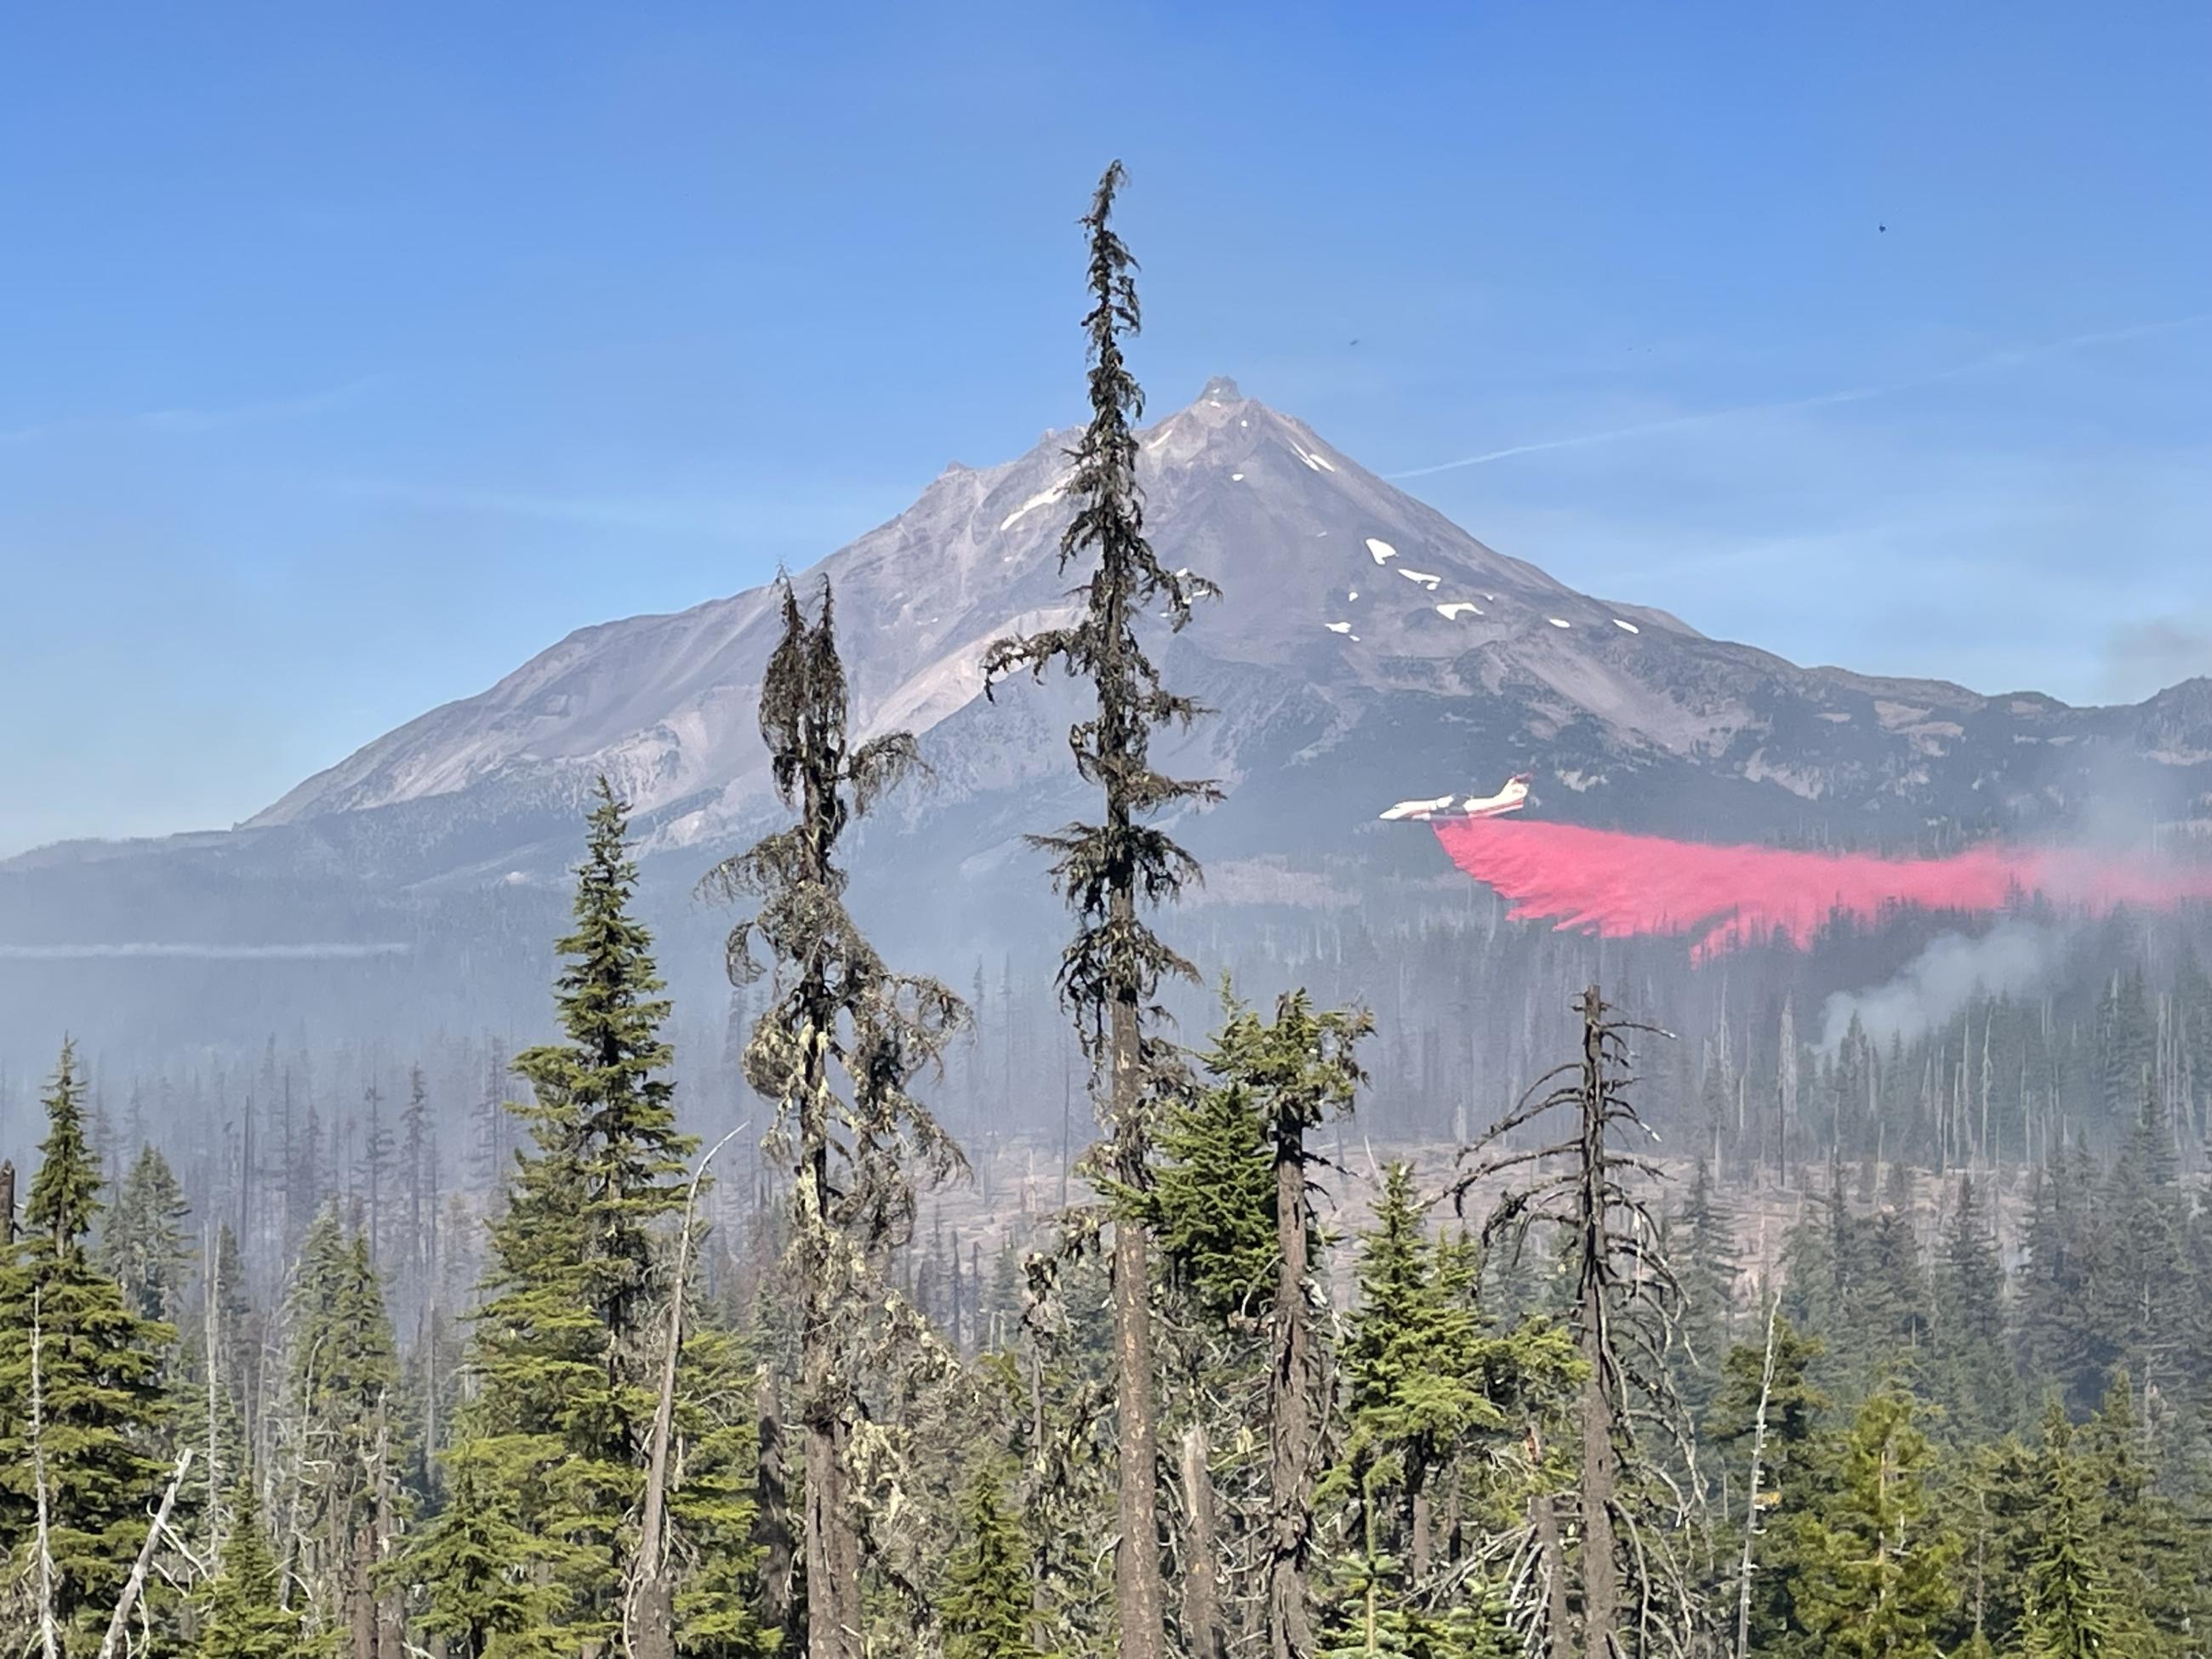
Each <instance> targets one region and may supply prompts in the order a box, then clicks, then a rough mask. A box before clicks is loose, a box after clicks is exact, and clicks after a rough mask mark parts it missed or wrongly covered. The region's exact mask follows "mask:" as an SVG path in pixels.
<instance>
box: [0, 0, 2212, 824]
mask: <svg viewBox="0 0 2212 1659" xmlns="http://www.w3.org/2000/svg"><path fill="white" fill-rule="evenodd" d="M779 12H780V13H781V15H772V14H771V10H770V9H768V8H762V7H732V6H727V5H684V4H680V3H667V4H659V5H653V6H642V7H609V6H604V5H596V4H594V5H568V4H560V3H547V0H539V3H537V4H534V5H532V6H530V7H527V8H513V7H473V6H453V5H416V6H409V5H398V4H393V5H384V6H378V7H374V8H371V7H366V6H346V5H335V4H334V5H318V6H297V5H289V4H270V5H267V6H247V5H229V4H223V3H210V4H206V5H200V6H193V7H169V6H154V5H150V4H149V5H136V6H134V5H124V6H115V7H61V6H46V7H29V8H19V9H17V10H16V12H15V15H14V16H13V17H12V18H11V21H10V23H9V40H8V41H7V44H6V46H5V49H4V51H0V157H4V158H5V160H4V161H0V223H4V224H5V226H6V232H5V234H4V236H0V294H4V295H5V296H6V298H5V303H4V305H0V363H4V364H5V366H6V368H5V372H4V373H0V578H4V587H0V594H4V603H0V706H4V707H5V708H6V709H7V710H8V711H9V713H8V714H7V717H6V718H5V720H0V775H4V776H5V777H6V778H7V779H8V781H9V787H8V788H7V789H6V790H5V791H4V792H0V852H5V851H9V850H14V849H17V848H22V847H25V846H28V845H31V844H34V843H36V842H43V841H46V840H51V839H53V838H55V837H57V836H64V835H76V834H108V835H121V834H143V833H153V832H160V831H164V830H169V829H183V828H190V827H201V826H206V825H212V824H222V823H230V822H232V821H234V820H235V819H237V818H239V817H243V816H245V815H246V814H248V813H250V812H252V811H254V810H256V809H257V808H258V807H260V806H261V805H264V804H266V803H267V802H268V801H269V800H270V799H274V798H275V797H276V795H277V794H279V793H282V792H283V790H284V789H285V788H286V787H289V785H290V784H292V783H293V782H295V781H297V780H298V779H299V778H301V776H303V775H306V774H307V773H309V772H311V771H313V770H314V769H317V768H319V767H320V766H323V765H326V764H328V763H331V762H332V761H335V760H337V758H339V757H341V756H343V754H345V753H346V752H347V751H349V750H351V749H353V748H354V747H356V746H357V745H358V744H361V743H362V742H364V741H367V740H368V739H369V738H373V737H374V736H376V735H377V734H378V733H380V732H383V731H385V730H386V729H388V728H389V727H391V726H394V725H396V724H398V723H399V722H400V721H402V720H406V719H408V718H410V716H412V715H414V714H418V713H420V712H422V710H423V709H425V708H429V707H431V706H432V705H434V704H435V703H438V702H442V701H445V700H447V699H449V698H452V697H455V696H465V695H467V694H469V693H471V692H473V691H476V690H480V689H482V688H483V686H484V685H486V684H489V683H490V682H491V681H492V680H494V679H495V678H497V677H498V676H500V675H501V674H502V673H504V672H506V671H507V670H509V669H510V668H512V667H513V666H514V665H517V664H518V663H520V661H521V660H523V659H525V658H526V657H527V656H528V655H530V654H531V653H533V652H534V651H536V650H538V649H539V648H541V647H544V646H545V645H546V644H549V643H550V642H551V641H553V640H555V639H556V638H557V637H559V636H560V635H562V634H563V633H565V632H567V631H568V629H572V628H574V627H577V626H580V625H582V624H586V623H592V622H596V621H601V620H604V619H605V618H608V617H615V616H620V615H627V614H632V613H635V612H639V611H658V610H667V609H672V608H677V607H680V606H683V605H689V604H692V603H695V602H696V601H698V600H700V599H705V598H708V597H710V596H712V595H715V594H720V593H724V592H731V591H733V590H735V589H737V588H739V587H742V586H748V585H750V584H751V583H753V582H756V581H757V580H761V579H762V578H763V576H764V575H765V574H768V573H769V572H770V571H771V570H772V569H773V568H774V567H775V563H776V562H778V561H779V560H788V561H791V562H794V563H804V562H811V560H813V559H814V558H816V557H817V556H820V555H821V554H823V553H824V552H827V551H829V550H831V549H832V548H834V547H836V546H837V545H838V544H841V543H842V542H844V541H846V540H848V539H849V538H852V537H853V536H854V535H855V534H857V533H858V532H860V531H862V530H864V529H866V528H867V527H868V526H871V525H872V524H875V523H877V522H879V521H880V520H883V519H884V518H885V517H888V516H889V515H890V514H891V513H895V512H896V511H897V510H898V509H899V508H900V507H902V506H904V505H905V504H906V502H907V501H909V500H910V499H911V498H912V497H913V496H914V495H915V494H916V493H918V491H919V490H920V489H921V486H922V485H923V484H924V483H927V481H928V479H929V478H930V477H933V475H934V474H935V473H936V472H937V471H939V470H940V469H941V468H942V467H943V465H945V462H946V461H948V460H950V459H960V460H963V461H967V462H969V463H971V464H983V463H987V462H990V461H994V460H999V459H1006V458H1008V457H1010V456H1012V455H1014V454H1016V453H1019V452H1021V451H1022V450H1024V449H1026V448H1027V447H1029V446H1030V445H1031V444H1032V443H1034V442H1035V441H1036V436H1037V435H1038V433H1039V432H1040V431H1041V430H1042V429H1043V428H1046V427H1047V426H1049V425H1053V424H1056V423H1060V422H1066V421H1067V420H1069V419H1071V418H1072V417H1073V416H1074V414H1075V412H1076V410H1077V408H1078V404H1079V398H1080V394H1081V382H1080V372H1081V359H1080V349H1081V343H1080V340H1079V337H1078V336H1077V334H1076V332H1075V330H1074V318H1075V316H1076V314H1077V313H1078V310H1079V293H1078V291H1077V284H1078V282H1079V264H1078V260H1079V247H1078V245H1077V242H1076V240H1075V237H1076V233H1075V231H1074V229H1073V224H1072V221H1073V217H1074V216H1075V214H1076V213H1077V212H1079V210H1080V209H1081V206H1082V204H1083V201H1084V198H1085V192H1086V191H1087V190H1088V188H1089V186H1090V184H1091V180H1092V179H1094V178H1095V176H1096V175H1097V171H1098V169H1099V167H1101V166H1102V165H1103V162H1104V161H1106V160H1107V159H1108V158H1109V157H1110V156H1113V155H1121V156H1122V157H1124V158H1125V159H1126V160H1127V162H1128V164H1129V167H1130V169H1131V172H1132V174H1133V185H1132V189H1131V191H1130V194H1129V196H1128V197H1127V204H1126V209H1125V214H1124V221H1123V222H1124V228H1125V230H1126V232H1127V234H1128V236H1129V237H1130V239H1131V240H1132V241H1133V244H1134V245H1135V246H1136V249H1137V251H1138V253H1139V257H1140V258H1141V259H1142V260H1143V261H1144V264H1145V277H1144V294H1145V300H1146V307H1147V313H1148V319H1149V326H1148V329H1147V331H1146V335H1145V337H1144V338H1143V340H1142V341H1141V342H1140V343H1139V355H1138V358H1137V362H1138V368H1139V373H1140V374H1141V375H1142V377H1143V378H1144V380H1145V381H1146V385H1147V386H1148V387H1149V388H1150V389H1151V392H1152V399H1153V404H1154V408H1155V410H1159V411H1164V410H1169V409H1171V408H1173V407H1175V406H1176V405H1178V404H1182V403H1183V402H1185V401H1188V398H1190V397H1192V396H1194V394H1195V393H1196V392H1197V390H1198V388H1199V386H1200V384H1202V382H1203V381H1204V380H1205V379H1206V376H1207V375H1208V374H1213V373H1226V374H1234V375H1235V376H1237V379H1238V380H1240V381H1242V383H1243V386H1244V389H1245V390H1246V391H1247V392H1250V393H1252V394H1254V395H1255V396H1259V397H1261V398H1265V399H1266V400H1267V401H1268V402H1270V403H1272V404H1275V405H1276V406H1277V407H1279V408H1282V409H1285V410H1288V411H1290V412H1292V413H1295V414H1297V415H1299V416H1303V417H1304V418H1305V419H1306V420H1308V421H1309V422H1311V423H1312V424H1313V425H1314V426H1315V427H1316V428H1317V429H1318V430H1320V431H1321V432H1322V433H1323V434H1324V435H1327V436H1328V438H1329V439H1330V440H1331V441H1333V442H1334V443H1335V444H1337V445H1338V446H1339V447H1341V448H1343V449H1345V450H1346V451H1347V452H1348V453H1352V454H1353V455H1355V456H1357V457H1358V458H1360V459H1363V460H1364V461H1365V462H1366V463H1367V464H1368V465H1370V466H1372V467H1374V468H1375V469H1376V470H1377V471H1384V472H1398V471H1407V472H1411V471H1416V470H1419V469H1427V468H1435V467H1437V466H1439V465H1441V464H1443V463H1447V462H1453V461H1459V460H1466V459H1469V458H1474V457H1486V456H1487V457H1493V459H1484V460H1480V461H1479V462H1476V463H1474V464H1472V465H1459V466H1454V467H1449V468H1447V469H1445V470H1441V471H1424V472H1422V473H1421V474H1420V476H1418V477H1408V478H1407V479H1406V480H1405V483H1406V485H1407V488H1409V489H1413V490H1415V491H1416V492H1417V493H1419V494H1420V495H1423V496H1425V498H1426V499H1428V500H1430V501H1433V502H1434V503H1436V504H1437V506H1438V507H1441V508H1443V510H1444V511H1445V512H1447V513H1449V514H1450V515H1451V516H1452V517H1453V518H1455V519H1456V520H1458V521H1459V522H1461V523H1462V524H1464V525H1466V526H1468V528H1469V529H1470V530H1472V531H1474V532H1475V533H1476V534H1478V535H1480V536H1481V537H1483V538H1485V539H1486V540H1488V541H1490V542H1492V544H1495V545H1497V546H1498V547H1500V548H1501V549H1503V550H1506V551H1508V552H1511V553H1515V554H1518V555H1520V556H1524V557H1528V558H1531V559H1533V560H1534V561H1536V562H1539V563H1541V564H1542V565H1544V566H1545V567H1547V568H1549V569H1551V570H1552V571H1553V573H1554V574H1558V575H1559V576H1560V577H1561V578H1563V579H1564V580H1568V581H1571V582H1573V583H1575V584H1576V585H1577V586H1584V587H1587V588H1590V589H1593V590H1595V591H1598V592H1604V593H1606V594H1608V595H1611V596H1614V597H1619V598H1622V599H1633V600H1638V601H1643V602H1646V603H1651V604H1656V605H1665V606H1668V608H1670V609H1673V610H1674V611H1677V612H1679V613H1680V614H1681V615H1682V616H1684V617H1686V618H1688V619H1689V620H1690V621H1692V622H1693V623H1696V624H1698V625H1699V626H1700V627H1702V628H1704V629H1706V630H1707V631H1708V632H1711V633H1716V634H1723V635H1732V636H1735V637H1739V638H1743V639H1747V640H1750V641H1754V642H1756V643H1759V644H1760V645H1764V646H1766V647H1770V648H1772V649H1775V650H1778V651H1781V652H1783V653H1785V654H1788V655H1790V656H1792V657H1795V658H1796V659H1800V660H1806V661H1820V662H1841V663H1846V664H1849V665H1851V666H1854V667H1857V668H1862V669H1866V670H1869V671H1890V672H1911V673H1925V674H1933V675H1942V676H1944V677H1947V678H1956V679H1959V680H1962V681H1964V682H1965V683H1966V684H1970V685H1973V686H1976V687H1978V688H1980V689H1983V690H1992V691H1994V690H2008V689H2012V688H2014V687H2018V686H2034V687H2037V688H2039V689H2043V690H2049V691H2051V692H2053V693H2055V694H2057V695H2059V696H2065V697H2068V698H2069V699H2074V700H2101V699H2108V698H2117V697H2130V698H2131V697H2135V696H2142V695H2143V694H2145V693H2146V692H2148V690H2151V689H2153V688H2154V686H2155V685H2157V684H2160V683H2161V682H2163V681H2166V680H2171V679H2173V678H2180V677H2181V676H2183V675H2185V674H2186V673H2189V672H2212V545H2208V542H2212V465H2208V463H2212V319H2207V313H2212V281H2208V279H2207V275H2206V273H2207V272H2208V271H2212V168H2208V167H2206V165H2205V157H2206V156H2207V155H2212V107H2209V106H2208V100H2205V99H2204V97H2203V68H2204V65H2205V64H2207V63H2208V62H2212V9H2208V8H2205V7H2203V6H2201V5H2197V4H2195V3H2188V4H2183V3H2168V4H2158V3H2147V4H2142V5H2135V6H2128V7H2119V8H2089V7H2083V6H2081V5H2080V4H2078V3H2067V4H2050V5H2039V4H2008V5H1998V4H1994V3H1989V4H1962V5H1955V6H1940V7H1929V6H1926V5H1920V4H1915V5H1887V4H1869V3H1855V4H1852V5H1849V6H1827V7H1820V6H1776V5H1772V4H1771V3H1761V4H1745V5H1741V6H1719V5H1699V4H1673V5H1666V6H1640V7H1631V6H1615V5H1606V6H1599V5H1594V4H1583V3H1556V0H1555V3H1549V4H1505V3H1491V4H1483V5H1479V6H1464V5H1453V6H1435V7H1425V6H1415V5H1404V6H1395V7H1355V6H1345V7H1323V6H1309V5H1298V4H1277V5H1270V6H1267V7H1264V8H1262V7H1248V6H1243V5H1237V4H1219V5H1214V6H1211V7H1190V6H1153V5H1145V4H1138V5H1128V4H1123V5H1118V6H1115V7H1113V8H1109V9H1103V10H1100V9H1090V10H1080V9H1075V8H1064V7H1040V6H1036V5H1024V6H1012V5H1009V6H1004V7H995V6H969V7H962V8H921V7H914V6H884V7H864V6H854V5H838V4H817V5H813V6H809V7H805V8H796V9H789V10H788V11H787V12H781V9H779ZM1094 17H1105V18H1107V19H1109V20H1110V21H1108V22H1105V23H1103V24H1101V23H1097V22H1094V21H1091V20H1092V19H1093V18H1094ZM1885 224H1886V225H1887V230H1886V231H1881V230H1877V228H1876V227H1877V226H1878V225H1885ZM1355 339H1356V340H1357V341H1358V344H1357V345H1354V344H1352V341H1354V340H1355ZM1561 440H1575V441H1571V442H1564V443H1563V442H1560V441H1561ZM1500 451H1514V452H1516V453H1510V454H1498V453H1497V452H1500Z"/></svg>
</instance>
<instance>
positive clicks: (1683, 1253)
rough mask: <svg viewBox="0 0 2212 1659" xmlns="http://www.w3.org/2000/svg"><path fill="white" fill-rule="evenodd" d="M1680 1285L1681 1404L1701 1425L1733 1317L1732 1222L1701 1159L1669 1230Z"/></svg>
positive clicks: (1735, 1264)
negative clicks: (1686, 1195) (1678, 1212)
mask: <svg viewBox="0 0 2212 1659" xmlns="http://www.w3.org/2000/svg"><path fill="white" fill-rule="evenodd" d="M1669 1243H1671V1244H1674V1245H1675V1246H1676V1249H1675V1250H1674V1257H1675V1260H1676V1261H1679V1262H1680V1267H1679V1268H1678V1269H1677V1272H1678V1274H1679V1276H1680V1280H1681V1285H1682V1317H1681V1337H1682V1342H1681V1346H1682V1354H1683V1360H1684V1364H1683V1366H1682V1381H1681V1390H1682V1401H1683V1404H1684V1405H1685V1406H1686V1407H1688V1408H1689V1411H1690V1414H1691V1420H1692V1422H1702V1421H1703V1420H1704V1419H1705V1411H1706V1408H1707V1407H1709V1406H1710V1405H1711V1401H1712V1398H1713V1394H1714V1390H1715V1389H1717V1387H1718V1386H1719V1383H1720V1377H1721V1370H1722V1366H1723V1362H1724V1361H1725V1360H1726V1359H1727V1358H1728V1352H1729V1344H1730V1342H1731V1340H1732V1339H1733V1335H1734V1332H1733V1330H1732V1327H1733V1325H1734V1322H1735V1282H1736V1275H1737V1272H1738V1268H1739V1263H1738V1261H1737V1259H1736V1244H1735V1217H1734V1216H1733V1215H1731V1214H1730V1213H1729V1208H1728V1206H1727V1203H1726V1202H1725V1200H1723V1199H1722V1197H1721V1196H1720V1194H1717V1192H1715V1191H1714V1189H1713V1180H1712V1172H1711V1170H1710V1169H1709V1168H1708V1167H1707V1166H1706V1164H1705V1163H1704V1161H1703V1160H1700V1161H1699V1164H1698V1168H1697V1172H1696V1174H1695V1175H1694V1176H1692V1177H1691V1182H1690V1192H1689V1196H1688V1198H1687V1200H1686V1201H1685V1202H1684V1204H1683V1206H1682V1210H1681V1212H1680V1215H1679V1216H1677V1217H1676V1218H1674V1225H1673V1226H1672V1228H1671V1229H1670V1230H1669Z"/></svg>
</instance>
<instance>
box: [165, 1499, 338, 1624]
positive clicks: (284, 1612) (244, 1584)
mask: <svg viewBox="0 0 2212 1659" xmlns="http://www.w3.org/2000/svg"><path fill="white" fill-rule="evenodd" d="M229 1508H230V1516H231V1520H230V1528H229V1530H228V1533H227V1534H225V1535H224V1538H223V1542H222V1557H221V1559H220V1562H219V1563H218V1565H217V1568H216V1576H215V1580H214V1582H213V1583H211V1584H210V1586H209V1587H208V1590H207V1595H206V1599H205V1602H204V1606H203V1607H202V1610H201V1624H200V1633H199V1640H198V1641H197V1644H194V1646H193V1649H192V1652H193V1654H194V1655H195V1656H196V1659H309V1656H310V1655H312V1654H313V1652H314V1651H315V1649H314V1647H313V1644H311V1643H310V1642H309V1641H308V1640H307V1635H306V1632H304V1631H303V1630H302V1629H301V1623H300V1615H299V1614H298V1613H295V1612H294V1611H292V1610H291V1609H290V1608H289V1607H286V1606H285V1601H284V1595H283V1579H282V1577H281V1575H280V1574H279V1573H278V1571H277V1568H276V1556H275V1555H274V1554H273V1553H270V1547H269V1534H267V1533H266V1532H265V1531H264V1530H263V1528H262V1524H261V1510H260V1506H259V1503H258V1499H257V1498H256V1497H255V1494H254V1489H253V1483H252V1481H251V1480H240V1481H239V1482H238V1483H237V1484H236V1485H235V1486H234V1487H233V1488H232V1489H231V1492H230V1495H229Z"/></svg>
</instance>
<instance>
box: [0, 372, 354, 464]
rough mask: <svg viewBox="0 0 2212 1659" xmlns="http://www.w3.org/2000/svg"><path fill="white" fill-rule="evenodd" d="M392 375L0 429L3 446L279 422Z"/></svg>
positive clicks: (330, 405) (334, 402)
mask: <svg viewBox="0 0 2212 1659" xmlns="http://www.w3.org/2000/svg"><path fill="white" fill-rule="evenodd" d="M391 379H392V376H391V375H389V374H364V375H361V376H359V377H358V378H356V379H354V380H347V381H344V382H343V383H341V384H340V385H337V386H325V387H324V388H323V389H322V390H320V391H318V392H301V393H299V394H297V395H296V396H293V397H288V398H266V399H264V400H263V401H261V402H258V403H249V404H230V405H228V406H227V407H205V408H201V407H193V406H190V405H180V406H179V407H177V408H174V409H149V410H135V411H132V412H130V413H127V414H121V415H82V416H68V417H66V418H64V419H61V420H54V421H42V422H37V423H35V424H33V425H31V426H19V427H15V428H10V429H8V430H4V431H0V447H4V448H13V447H19V446H21V445H27V444H36V443H44V442H46V441H50V440H52V439H56V438H71V437H82V436H87V435H100V434H104V433H116V432H156V433H161V432H167V433H175V434H179V435H188V434H193V433H201V432H220V431H223V430H226V429H228V428H232V427H241V426H259V425H264V424H268V423H270V422H282V421H293V420H301V419H304V418H306V417H307V416H312V415H319V414H321V413H322V412H323V411H324V410H329V409H333V408H336V407H337V405H338V404H343V403H345V402H347V401H348V400H349V399H350V398H356V397H358V396H359V395H360V394H361V393H362V392H367V391H369V390H371V389H372V388H374V387H375V386H381V385H383V384H385V383H386V382H387V381H389V380H391Z"/></svg>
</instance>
